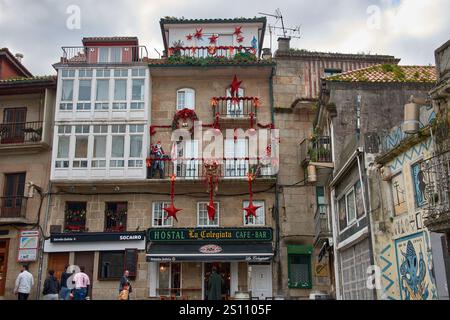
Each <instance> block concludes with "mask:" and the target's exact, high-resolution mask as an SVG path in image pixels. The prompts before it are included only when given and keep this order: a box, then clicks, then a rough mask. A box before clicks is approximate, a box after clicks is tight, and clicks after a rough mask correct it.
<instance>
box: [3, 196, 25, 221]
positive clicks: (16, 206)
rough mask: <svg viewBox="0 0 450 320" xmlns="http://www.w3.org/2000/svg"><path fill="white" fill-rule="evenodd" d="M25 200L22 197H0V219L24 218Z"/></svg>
mask: <svg viewBox="0 0 450 320" xmlns="http://www.w3.org/2000/svg"><path fill="white" fill-rule="evenodd" d="M26 209H27V198H25V197H24V196H15V197H0V219H5V218H25V217H26Z"/></svg>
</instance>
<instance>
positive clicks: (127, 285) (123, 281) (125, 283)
mask: <svg viewBox="0 0 450 320" xmlns="http://www.w3.org/2000/svg"><path fill="white" fill-rule="evenodd" d="M129 276H130V272H129V271H128V270H125V272H124V273H123V276H122V278H120V283H119V293H121V292H122V290H124V289H125V290H127V289H128V293H129V294H130V293H131V292H133V289H132V288H131V282H130V279H128V277H129ZM129 294H128V300H130V295H129Z"/></svg>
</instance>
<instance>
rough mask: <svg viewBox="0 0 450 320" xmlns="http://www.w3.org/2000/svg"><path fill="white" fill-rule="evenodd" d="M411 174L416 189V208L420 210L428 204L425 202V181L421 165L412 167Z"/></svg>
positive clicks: (416, 164)
mask: <svg viewBox="0 0 450 320" xmlns="http://www.w3.org/2000/svg"><path fill="white" fill-rule="evenodd" d="M411 174H412V181H413V188H414V199H415V203H416V207H417V208H420V207H423V206H424V205H425V204H426V200H425V180H424V175H423V172H422V169H421V167H420V163H414V164H413V165H412V166H411Z"/></svg>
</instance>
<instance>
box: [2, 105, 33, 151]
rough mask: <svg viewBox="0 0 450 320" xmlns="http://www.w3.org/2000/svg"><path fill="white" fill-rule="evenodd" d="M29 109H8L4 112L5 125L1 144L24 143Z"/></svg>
mask: <svg viewBox="0 0 450 320" xmlns="http://www.w3.org/2000/svg"><path fill="white" fill-rule="evenodd" d="M26 118H27V108H7V109H5V110H4V111H3V125H2V127H1V130H0V134H1V143H4V144H7V143H23V142H24V141H25V132H24V129H25V121H26Z"/></svg>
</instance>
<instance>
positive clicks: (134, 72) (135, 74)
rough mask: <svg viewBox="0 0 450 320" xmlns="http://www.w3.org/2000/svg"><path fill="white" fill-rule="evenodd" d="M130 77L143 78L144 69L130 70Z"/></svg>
mask: <svg viewBox="0 0 450 320" xmlns="http://www.w3.org/2000/svg"><path fill="white" fill-rule="evenodd" d="M131 75H132V76H133V77H145V69H143V68H140V69H132V71H131Z"/></svg>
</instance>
